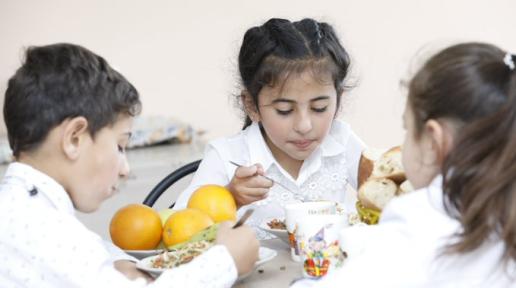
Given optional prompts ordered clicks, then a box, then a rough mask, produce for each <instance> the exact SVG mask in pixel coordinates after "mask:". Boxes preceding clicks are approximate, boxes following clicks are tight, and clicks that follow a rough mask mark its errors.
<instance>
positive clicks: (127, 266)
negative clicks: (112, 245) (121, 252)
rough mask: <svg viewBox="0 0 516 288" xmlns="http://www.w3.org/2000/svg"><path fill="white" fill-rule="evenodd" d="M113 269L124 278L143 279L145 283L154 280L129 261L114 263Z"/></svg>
mask: <svg viewBox="0 0 516 288" xmlns="http://www.w3.org/2000/svg"><path fill="white" fill-rule="evenodd" d="M114 266H115V269H116V270H118V271H119V272H120V273H122V274H124V275H125V277H127V278H129V279H131V280H135V279H137V278H143V279H145V281H147V283H151V282H153V281H154V279H153V278H152V277H151V276H150V275H149V274H147V273H145V272H143V271H141V270H139V269H137V268H136V263H134V262H131V261H129V260H118V261H115V263H114Z"/></svg>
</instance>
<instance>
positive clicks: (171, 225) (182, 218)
mask: <svg viewBox="0 0 516 288" xmlns="http://www.w3.org/2000/svg"><path fill="white" fill-rule="evenodd" d="M212 224H213V220H211V218H210V216H208V214H206V213H204V212H202V211H200V210H197V209H189V208H186V209H183V210H179V211H177V212H175V213H174V214H172V215H170V217H169V218H168V220H167V222H165V226H164V227H163V243H164V244H165V247H170V246H172V245H175V244H179V243H182V242H185V241H187V240H189V239H190V238H191V237H192V236H193V235H194V234H196V233H197V232H199V231H201V230H203V229H204V228H206V227H209V226H211V225H212Z"/></svg>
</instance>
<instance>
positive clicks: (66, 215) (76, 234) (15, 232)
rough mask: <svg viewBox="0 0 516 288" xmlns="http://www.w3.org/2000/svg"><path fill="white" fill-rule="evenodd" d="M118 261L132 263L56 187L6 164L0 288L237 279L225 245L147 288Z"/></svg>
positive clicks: (0, 195) (220, 283)
mask: <svg viewBox="0 0 516 288" xmlns="http://www.w3.org/2000/svg"><path fill="white" fill-rule="evenodd" d="M106 221H108V219H106ZM121 259H127V260H135V259H134V258H132V257H130V256H129V255H127V254H125V253H124V252H123V251H122V250H120V249H118V248H117V247H115V246H114V245H112V244H111V243H108V242H106V241H104V240H102V239H101V237H100V236H98V235H97V234H95V233H93V232H92V231H90V230H88V229H87V228H86V227H85V226H84V225H83V224H82V223H81V222H79V220H78V219H77V218H76V217H75V210H74V207H73V204H72V201H71V199H70V197H69V196H68V194H67V193H66V191H65V190H64V189H63V187H62V186H61V185H60V184H59V183H57V182H56V181H55V180H53V179H52V178H50V177H49V176H47V175H45V174H43V173H41V172H40V171H37V170H35V169H33V168H32V167H30V166H28V165H25V164H21V163H12V164H10V165H9V167H8V169H7V171H6V174H5V177H4V179H3V181H2V184H1V186H0V286H1V287H39V288H43V287H67V288H68V287H229V286H231V285H232V284H233V282H234V281H235V280H236V277H237V271H236V267H235V264H234V262H233V259H232V257H231V256H230V255H229V253H228V251H227V249H226V248H225V247H223V246H215V247H213V248H212V249H210V250H209V251H207V252H205V253H204V254H203V255H201V256H199V257H198V258H196V259H194V261H192V262H190V263H189V264H186V265H183V266H180V267H178V268H175V269H171V270H168V271H166V272H165V273H163V274H162V275H161V276H160V277H159V278H158V279H156V281H155V282H153V283H151V284H150V285H147V286H146V283H145V280H144V279H141V278H140V279H137V280H135V281H131V280H129V279H128V278H126V277H125V276H124V275H123V274H121V273H120V272H118V271H117V270H115V268H114V266H113V263H114V261H116V260H121ZM199 275H202V277H199Z"/></svg>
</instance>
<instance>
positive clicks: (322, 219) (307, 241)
mask: <svg viewBox="0 0 516 288" xmlns="http://www.w3.org/2000/svg"><path fill="white" fill-rule="evenodd" d="M348 225H349V224H348V220H347V218H346V217H345V216H342V215H309V216H304V217H301V218H300V219H299V222H298V229H297V231H296V242H297V247H298V249H299V251H300V256H301V260H302V263H303V276H304V277H308V278H320V277H322V276H325V275H326V274H327V273H328V272H329V271H331V270H332V269H335V268H337V267H340V266H342V264H343V262H344V258H345V256H344V253H343V252H342V250H341V249H340V246H339V235H340V231H341V230H342V229H344V228H345V227H346V226H348Z"/></svg>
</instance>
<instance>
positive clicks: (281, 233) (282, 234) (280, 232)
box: [258, 218, 289, 244]
mask: <svg viewBox="0 0 516 288" xmlns="http://www.w3.org/2000/svg"><path fill="white" fill-rule="evenodd" d="M273 219H275V218H271V219H266V220H265V221H263V222H262V223H261V224H260V226H258V227H259V228H260V229H262V230H263V231H265V232H267V233H270V234H272V235H274V236H276V237H278V238H279V239H281V240H282V241H283V242H285V243H287V244H289V240H288V233H287V229H272V228H271V227H269V225H268V224H267V223H269V222H271V221H272V220H273Z"/></svg>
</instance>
